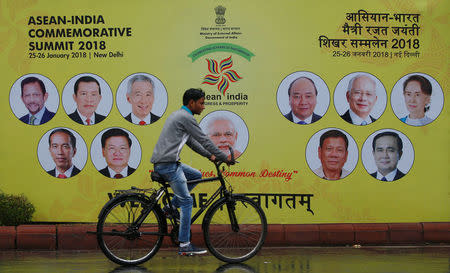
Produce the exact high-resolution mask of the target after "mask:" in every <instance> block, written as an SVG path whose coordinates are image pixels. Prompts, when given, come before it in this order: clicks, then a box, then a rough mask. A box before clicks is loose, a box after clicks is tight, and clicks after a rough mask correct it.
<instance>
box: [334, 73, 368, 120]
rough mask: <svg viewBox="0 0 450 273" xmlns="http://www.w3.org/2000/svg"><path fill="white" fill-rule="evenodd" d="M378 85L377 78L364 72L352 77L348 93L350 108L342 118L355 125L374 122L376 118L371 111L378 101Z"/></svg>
mask: <svg viewBox="0 0 450 273" xmlns="http://www.w3.org/2000/svg"><path fill="white" fill-rule="evenodd" d="M376 86H377V84H376V82H375V80H374V79H372V78H371V77H369V76H367V75H364V74H360V75H356V76H354V77H353V78H351V79H350V81H349V83H348V88H347V93H346V98H347V102H348V105H349V109H348V110H347V111H346V112H345V113H344V114H343V115H341V118H342V119H344V120H345V121H347V122H348V123H351V124H355V125H367V124H370V123H372V122H374V121H375V120H376V119H375V118H374V117H372V116H371V115H370V112H371V111H372V109H373V106H374V105H375V103H376V101H377V92H376Z"/></svg>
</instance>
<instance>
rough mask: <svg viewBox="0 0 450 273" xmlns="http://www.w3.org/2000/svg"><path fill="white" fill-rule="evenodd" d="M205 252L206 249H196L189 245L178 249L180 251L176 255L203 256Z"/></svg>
mask: <svg viewBox="0 0 450 273" xmlns="http://www.w3.org/2000/svg"><path fill="white" fill-rule="evenodd" d="M206 252H208V251H207V250H206V249H203V248H197V247H195V246H194V245H193V244H189V245H188V246H184V247H180V251H178V254H179V255H182V256H193V255H200V254H205V253H206Z"/></svg>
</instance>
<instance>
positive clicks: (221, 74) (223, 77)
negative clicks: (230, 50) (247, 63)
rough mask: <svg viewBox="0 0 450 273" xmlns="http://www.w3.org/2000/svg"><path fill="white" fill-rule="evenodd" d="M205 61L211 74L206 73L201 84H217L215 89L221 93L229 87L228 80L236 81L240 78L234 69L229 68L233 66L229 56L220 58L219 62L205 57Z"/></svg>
mask: <svg viewBox="0 0 450 273" xmlns="http://www.w3.org/2000/svg"><path fill="white" fill-rule="evenodd" d="M206 62H207V63H208V70H209V72H211V73H212V74H208V75H206V76H205V77H204V78H203V82H202V84H209V85H216V84H217V90H219V92H220V93H222V94H223V95H225V92H226V91H227V90H228V88H229V87H230V82H237V81H239V80H240V79H242V77H241V76H239V74H238V73H237V72H236V71H235V70H232V69H230V68H231V67H232V66H233V60H232V59H231V56H230V57H228V58H226V59H224V60H222V61H221V62H220V63H219V64H218V63H217V61H216V60H214V59H206Z"/></svg>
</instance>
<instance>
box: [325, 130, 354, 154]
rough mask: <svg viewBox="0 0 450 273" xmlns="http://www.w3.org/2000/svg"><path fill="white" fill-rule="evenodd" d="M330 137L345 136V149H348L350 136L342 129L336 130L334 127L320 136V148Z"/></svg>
mask: <svg viewBox="0 0 450 273" xmlns="http://www.w3.org/2000/svg"><path fill="white" fill-rule="evenodd" d="M330 137H335V138H338V137H341V138H343V139H344V141H345V149H346V150H348V138H347V136H346V135H345V134H344V133H342V132H341V131H339V130H334V129H333V130H329V131H326V132H325V133H323V134H322V135H321V136H320V144H319V146H320V148H322V146H323V142H324V141H325V139H327V138H330Z"/></svg>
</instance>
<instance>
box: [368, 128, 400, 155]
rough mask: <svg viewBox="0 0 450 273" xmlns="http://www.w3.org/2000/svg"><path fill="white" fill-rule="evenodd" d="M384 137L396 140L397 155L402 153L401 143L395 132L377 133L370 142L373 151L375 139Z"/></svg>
mask: <svg viewBox="0 0 450 273" xmlns="http://www.w3.org/2000/svg"><path fill="white" fill-rule="evenodd" d="M384 136H391V137H394V138H395V140H397V148H398V151H399V154H400V153H401V152H402V151H403V142H402V139H401V138H400V136H399V135H398V134H397V133H395V132H389V131H386V132H382V133H379V134H378V135H376V136H375V137H374V138H373V140H372V149H373V151H375V143H376V142H377V139H379V138H380V137H384Z"/></svg>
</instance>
